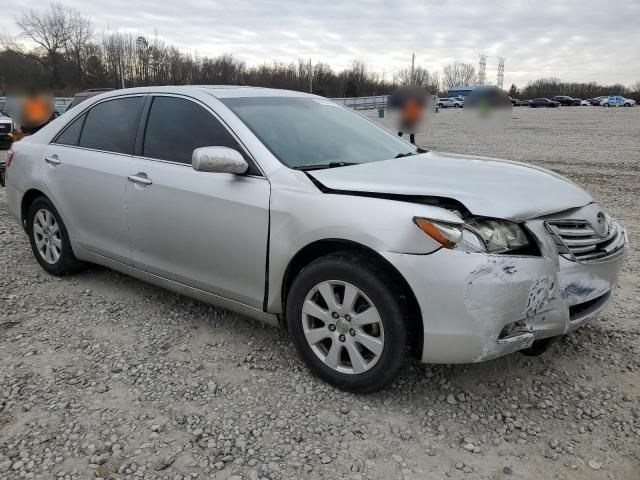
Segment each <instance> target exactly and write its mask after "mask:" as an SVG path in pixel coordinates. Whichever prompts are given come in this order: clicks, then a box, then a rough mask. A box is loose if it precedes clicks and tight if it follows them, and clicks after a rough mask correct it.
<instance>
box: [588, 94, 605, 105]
mask: <svg viewBox="0 0 640 480" xmlns="http://www.w3.org/2000/svg"><path fill="white" fill-rule="evenodd" d="M604 98H607V96H606V95H604V96H601V97H594V98H590V99H589V100H587V101H588V102H589V103H590V104H591V105H593V106H599V105H600V102H601V101H602V99H604Z"/></svg>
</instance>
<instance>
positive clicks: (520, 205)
mask: <svg viewBox="0 0 640 480" xmlns="http://www.w3.org/2000/svg"><path fill="white" fill-rule="evenodd" d="M7 192H8V199H9V205H10V208H11V210H12V211H13V213H14V214H15V216H16V217H17V219H18V220H19V222H20V223H21V225H22V226H23V227H24V229H25V231H26V233H27V234H28V236H29V238H30V241H31V246H32V248H33V252H34V255H35V258H36V260H37V261H38V262H39V263H40V265H42V267H43V268H44V269H45V270H46V271H47V272H49V273H51V274H54V275H65V274H68V273H71V272H73V271H76V270H77V269H79V268H81V267H82V266H83V265H85V264H86V263H88V262H90V263H97V264H101V265H105V266H108V267H110V268H113V269H115V270H119V271H121V272H124V273H126V274H129V275H132V276H134V277H138V278H140V279H143V280H146V281H149V282H152V283H155V284H157V285H161V286H163V287H166V288H168V289H171V290H175V291H177V292H181V293H183V294H185V295H189V296H192V297H195V298H198V299H201V300H203V301H205V302H210V303H212V304H215V305H219V306H221V307H224V308H228V309H230V310H234V311H237V312H241V313H243V314H245V315H248V316H250V317H253V318H257V319H260V320H262V321H265V322H269V323H271V324H273V325H279V326H283V327H285V328H287V329H288V330H289V332H290V334H291V337H292V339H293V342H294V343H295V345H296V348H297V350H298V352H299V353H300V356H301V357H302V359H303V360H304V361H305V362H306V363H307V365H308V366H309V368H310V369H311V370H312V371H313V372H315V373H316V374H317V375H319V376H320V377H322V378H324V379H325V380H327V381H328V382H330V383H332V384H334V385H336V386H338V387H340V388H343V389H346V390H350V391H354V392H368V391H374V390H377V389H380V388H382V387H384V386H386V385H388V384H389V383H390V382H391V381H393V379H394V378H395V377H396V376H397V374H398V372H399V371H400V369H401V368H402V365H403V362H404V361H405V360H406V358H407V356H409V355H415V356H417V357H418V358H420V359H421V360H422V361H423V362H437V363H443V362H446V363H461V362H479V361H483V360H487V359H491V358H494V357H497V356H500V355H505V354H508V353H511V352H514V351H517V350H525V351H527V352H529V353H535V352H537V351H541V350H542V349H543V348H544V346H545V344H546V343H547V340H548V339H550V338H552V337H554V336H558V335H562V334H565V333H567V332H570V331H572V330H574V329H575V328H578V327H579V326H581V325H583V324H584V323H585V322H587V321H589V320H591V319H593V318H594V317H595V316H596V315H597V314H598V313H599V312H600V311H602V309H603V308H604V307H605V305H606V304H607V303H608V302H609V300H610V299H611V296H612V295H613V292H614V289H615V287H616V283H617V280H618V275H619V272H620V269H621V266H622V261H623V257H624V255H625V253H626V251H627V239H626V234H625V230H624V228H623V227H622V226H620V225H619V224H618V223H616V221H615V220H614V219H613V218H611V217H610V216H609V215H607V214H606V213H604V212H603V211H602V210H601V209H600V208H599V207H598V205H596V204H595V203H594V201H593V199H592V198H591V197H590V196H589V194H587V193H586V192H585V191H583V190H582V189H580V188H579V187H578V186H576V185H574V184H573V183H571V182H570V181H568V180H566V179H564V178H562V177H561V176H559V175H556V174H554V173H553V172H550V171H547V170H544V169H541V168H535V167H530V166H525V165H523V164H519V163H516V162H509V161H502V160H496V159H491V158H483V157H475V156H463V155H452V154H443V153H436V152H426V151H424V150H422V149H420V148H418V147H416V146H414V145H411V144H409V143H407V142H405V141H404V140H403V139H401V138H398V136H397V135H395V134H394V133H392V132H389V131H387V130H385V129H384V128H382V127H380V126H378V125H377V124H375V123H373V122H371V121H369V120H367V119H366V118H364V117H362V116H360V115H359V114H357V113H355V112H353V111H351V110H349V109H347V108H345V107H342V106H340V105H337V104H335V103H333V102H332V101H330V100H327V99H325V98H322V97H318V96H314V95H307V94H303V93H299V92H289V91H283V90H269V89H261V88H247V87H244V88H243V87H149V88H140V89H128V90H118V91H113V92H109V93H104V94H101V95H98V96H96V97H93V98H91V99H89V100H87V101H86V102H84V103H82V104H81V105H79V106H78V107H76V108H73V109H71V110H69V111H67V112H66V113H64V114H63V115H62V116H60V117H59V118H58V119H56V120H55V121H53V122H52V123H50V124H49V125H47V126H46V127H45V128H43V129H42V130H40V131H39V132H38V133H36V134H34V135H32V136H30V137H27V138H25V139H23V140H21V141H20V142H17V143H15V144H14V145H13V149H12V151H10V152H9V155H8V158H7Z"/></svg>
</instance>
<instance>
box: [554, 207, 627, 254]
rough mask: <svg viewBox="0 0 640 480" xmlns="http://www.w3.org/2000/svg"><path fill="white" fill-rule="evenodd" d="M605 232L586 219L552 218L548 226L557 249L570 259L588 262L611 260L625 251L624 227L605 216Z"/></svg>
mask: <svg viewBox="0 0 640 480" xmlns="http://www.w3.org/2000/svg"><path fill="white" fill-rule="evenodd" d="M603 221H604V222H605V225H606V227H605V228H604V232H603V234H600V233H598V232H596V231H595V230H594V229H593V227H592V225H591V224H590V223H589V222H588V221H587V220H549V221H547V222H546V225H547V229H548V230H549V232H550V233H551V235H552V236H553V238H554V240H555V242H556V245H557V246H558V251H559V252H560V254H561V255H562V256H564V257H565V258H567V259H569V260H574V261H577V262H583V263H589V262H598V261H604V260H610V259H612V258H614V257H617V256H619V255H622V254H624V252H625V251H626V235H625V231H624V229H623V228H622V227H621V226H620V225H618V224H617V223H616V222H615V221H614V220H613V219H612V218H611V217H608V216H605V217H604V219H603Z"/></svg>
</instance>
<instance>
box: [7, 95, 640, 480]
mask: <svg viewBox="0 0 640 480" xmlns="http://www.w3.org/2000/svg"><path fill="white" fill-rule="evenodd" d="M514 113H515V116H516V119H515V120H514V122H513V124H512V126H511V127H509V128H508V129H507V130H506V132H505V133H504V134H503V135H493V136H490V137H487V136H486V135H485V136H483V135H479V134H474V133H473V132H469V131H468V130H467V127H466V126H465V125H464V122H462V121H461V120H462V118H463V117H462V116H461V115H460V114H461V112H457V111H453V110H451V111H444V112H442V113H440V114H438V116H437V120H436V121H435V123H434V125H433V126H432V128H431V129H430V130H429V132H428V135H419V136H418V142H420V143H422V144H424V145H427V146H428V147H430V148H436V149H439V150H449V151H458V152H476V153H481V154H484V155H494V156H503V157H509V158H513V159H518V160H523V161H527V162H531V163H536V164H539V165H542V166H545V167H549V168H553V169H555V170H557V171H559V172H560V173H562V174H565V175H568V176H569V177H570V178H572V179H573V180H575V181H576V182H577V183H579V184H581V185H583V186H585V187H587V188H588V189H589V190H590V191H592V192H593V193H594V195H595V196H596V198H597V199H598V201H600V202H601V203H602V205H603V206H605V207H606V208H607V210H608V211H610V212H612V213H613V214H614V215H616V216H617V217H618V218H619V219H620V220H621V221H622V222H623V223H625V224H626V225H627V226H628V227H629V232H630V237H631V241H632V242H634V245H633V249H632V251H631V253H630V256H629V258H628V262H627V264H626V267H625V269H624V272H623V277H622V285H621V287H620V288H619V290H618V292H617V293H616V296H615V299H614V301H613V303H612V305H611V307H610V308H609V309H608V310H607V312H606V313H605V314H604V315H603V316H602V318H601V319H600V320H599V321H597V322H594V323H593V324H592V325H590V326H587V327H585V328H583V329H581V330H580V331H578V332H576V333H574V334H572V335H569V336H567V337H565V338H563V339H561V340H560V341H558V342H556V343H555V344H554V346H553V347H552V349H551V350H550V351H549V352H547V353H545V354H544V355H542V356H541V357H537V358H528V357H524V356H521V355H519V354H513V355H510V356H507V357H505V358H501V359H497V360H494V361H490V362H486V363H483V364H478V365H467V366H465V365H456V366H449V365H443V366H423V365H419V364H418V363H416V362H411V363H410V364H409V365H408V368H407V370H406V372H405V373H404V374H403V375H402V376H401V378H400V379H399V380H398V381H397V382H396V383H395V384H394V385H393V386H392V387H391V388H389V389H387V390H386V391H383V392H380V393H377V394H374V395H368V396H356V395H351V394H347V393H343V392H340V391H337V390H335V389H333V388H332V387H329V386H327V385H325V384H324V383H322V382H321V381H319V380H317V379H315V378H314V377H312V376H311V375H310V374H309V372H308V371H307V370H306V369H305V368H304V367H303V366H302V365H301V362H300V361H299V359H298V358H297V356H296V354H295V352H294V350H293V345H292V344H291V342H290V340H289V338H288V337H287V335H286V334H285V333H284V332H281V331H278V330H276V329H273V328H269V327H265V326H262V325H260V324H258V323H256V322H253V321H251V320H248V319H245V318H243V317H240V316H238V315H235V314H232V313H229V312H226V311H223V310H220V309H216V308H213V307H211V306H208V305H205V304H202V303H199V302H196V301H193V300H190V299H188V298H185V297H182V296H180V295H176V294H173V293H169V292H167V291H164V290H162V289H159V288H156V287H153V286H149V285H147V284H144V283H141V282H138V281H136V280H133V279H131V278H128V277H126V276H123V275H120V274H117V273H115V272H112V271H109V270H106V269H103V268H99V267H92V268H90V269H88V270H87V271H85V272H83V273H81V274H78V275H75V276H71V277H65V278H62V279H59V278H54V277H51V276H49V275H47V274H46V273H44V271H42V269H41V268H40V267H39V266H38V264H37V263H36V261H35V260H34V258H33V256H32V254H31V251H30V249H29V245H28V242H27V239H26V236H25V235H24V233H23V232H22V230H21V229H20V227H19V226H18V225H17V224H16V223H15V221H14V220H13V218H11V217H10V215H9V213H8V210H7V205H6V197H5V192H4V189H0V240H1V241H0V286H1V290H0V478H2V479H22V478H43V479H51V478H65V479H87V478H109V479H140V478H149V479H168V480H173V479H182V480H186V479H234V480H237V479H258V478H270V479H289V478H305V479H307V478H309V479H319V478H331V479H334V478H349V479H391V478H394V479H395V478H404V479H424V478H429V479H431V478H453V479H487V478H489V479H501V478H509V477H513V478H545V479H552V478H558V479H585V478H594V479H604V478H615V479H634V480H637V479H638V478H639V476H640V475H639V472H640V328H639V327H638V308H637V307H638V298H640V280H639V276H638V273H637V272H638V270H639V269H638V267H639V265H638V263H639V258H640V255H639V250H638V248H637V246H636V245H637V244H636V243H635V242H636V240H635V239H636V238H638V225H639V222H638V216H639V214H640V208H639V207H638V197H639V196H640V195H639V194H640V186H639V185H640V178H639V177H640V174H639V173H638V172H639V171H640V168H639V165H638V163H639V162H640V147H639V140H638V132H640V108H636V109H627V110H613V111H611V112H605V111H604V110H602V109H597V108H595V107H594V108H588V107H585V108H583V109H579V108H574V109H571V108H563V109H559V110H558V111H549V110H533V111H532V110H529V109H521V110H518V109H516V110H515V111H514ZM634 135H635V136H634Z"/></svg>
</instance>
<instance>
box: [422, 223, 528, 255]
mask: <svg viewBox="0 0 640 480" xmlns="http://www.w3.org/2000/svg"><path fill="white" fill-rule="evenodd" d="M414 222H415V224H416V225H417V226H418V227H419V228H420V230H422V231H423V232H424V233H426V234H427V235H429V236H430V237H431V238H433V239H434V240H435V241H436V242H438V243H440V244H441V245H442V246H443V247H445V248H448V249H451V250H453V249H456V250H463V251H467V252H484V253H505V252H510V251H512V250H517V249H520V248H524V247H527V246H528V245H529V239H528V238H527V235H526V234H525V233H524V230H522V227H520V225H518V224H517V223H513V222H509V221H507V220H499V219H493V218H473V219H471V220H469V221H467V223H465V224H455V223H446V222H440V221H434V220H429V219H426V218H420V217H416V218H414Z"/></svg>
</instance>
